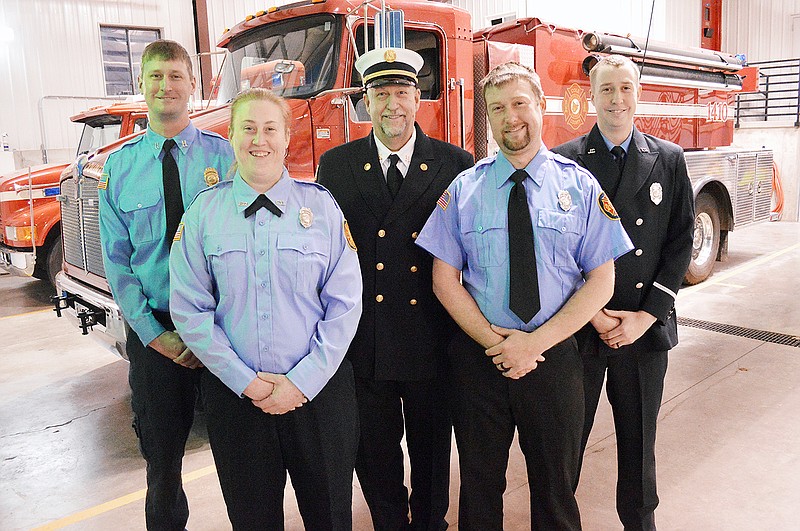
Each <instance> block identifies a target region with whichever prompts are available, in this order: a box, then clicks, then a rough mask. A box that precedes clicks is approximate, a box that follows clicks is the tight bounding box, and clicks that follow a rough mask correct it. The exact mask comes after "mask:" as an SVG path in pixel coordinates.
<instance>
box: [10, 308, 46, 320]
mask: <svg viewBox="0 0 800 531" xmlns="http://www.w3.org/2000/svg"><path fill="white" fill-rule="evenodd" d="M52 311H53V309H52V308H45V309H44V310H34V311H32V312H25V313H18V314H15V315H6V316H5V317H0V321H2V320H3V319H11V318H12V317H24V316H26V315H36V314H37V313H44V312H52Z"/></svg>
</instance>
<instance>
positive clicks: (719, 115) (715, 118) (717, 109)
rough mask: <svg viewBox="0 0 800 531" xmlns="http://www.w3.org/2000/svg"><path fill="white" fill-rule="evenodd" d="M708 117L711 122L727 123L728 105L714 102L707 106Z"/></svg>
mask: <svg viewBox="0 0 800 531" xmlns="http://www.w3.org/2000/svg"><path fill="white" fill-rule="evenodd" d="M706 109H707V110H708V115H707V116H706V120H708V121H709V122H727V121H728V104H727V103H726V102H719V101H717V102H714V103H709V104H707V105H706Z"/></svg>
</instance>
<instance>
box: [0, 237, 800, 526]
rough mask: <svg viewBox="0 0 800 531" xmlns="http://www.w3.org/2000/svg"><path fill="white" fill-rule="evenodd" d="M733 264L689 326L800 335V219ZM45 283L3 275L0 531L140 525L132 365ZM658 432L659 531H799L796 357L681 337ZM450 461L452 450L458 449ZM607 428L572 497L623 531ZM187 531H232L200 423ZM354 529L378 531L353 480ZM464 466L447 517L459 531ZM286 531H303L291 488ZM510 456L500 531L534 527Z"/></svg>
mask: <svg viewBox="0 0 800 531" xmlns="http://www.w3.org/2000/svg"><path fill="white" fill-rule="evenodd" d="M730 240H731V241H730V259H729V261H728V262H727V263H724V264H718V265H717V270H716V273H715V274H714V276H713V277H712V278H711V279H710V280H709V281H706V282H705V283H703V284H700V285H699V286H696V287H693V288H687V289H684V290H682V291H681V294H680V298H679V301H678V313H679V315H681V316H682V317H690V318H694V319H702V320H705V321H713V322H717V323H725V324H729V325H738V326H742V327H748V328H755V329H761V330H767V331H771V332H778V333H785V334H794V335H800V302H798V297H797V292H798V290H797V289H796V288H795V284H796V277H797V274H798V271H800V224H798V223H786V222H781V223H769V224H761V225H758V226H755V227H749V228H746V229H742V230H739V231H736V232H734V233H732V234H731V238H730ZM49 295H50V291H49V288H48V287H47V285H45V283H43V282H39V281H33V280H27V279H18V278H12V277H9V276H0V298H1V300H2V304H0V338H3V339H2V340H0V341H1V343H2V350H0V478H2V483H0V529H3V530H17V529H32V528H34V529H62V528H67V529H71V530H106V529H115V530H116V531H125V530H138V529H144V519H143V496H144V490H143V488H144V485H145V482H144V462H143V460H142V459H141V457H140V455H139V452H138V449H137V445H136V439H135V436H134V434H133V431H132V430H131V429H130V391H129V389H128V385H127V364H126V362H124V361H121V360H120V359H119V358H116V357H115V356H114V355H112V354H111V353H109V352H108V351H107V350H105V349H104V347H102V346H100V345H99V344H98V343H95V342H94V341H93V340H92V339H91V337H86V336H81V335H80V333H79V332H78V330H77V329H75V328H73V327H72V326H71V325H70V323H69V322H67V321H66V320H65V319H57V318H56V317H55V315H54V314H53V312H52V311H49V303H48V297H49ZM680 335H681V344H680V345H679V346H678V347H677V348H676V349H675V350H673V352H672V354H671V357H670V368H669V371H668V374H667V382H666V390H665V394H664V405H663V407H662V411H661V416H660V421H659V432H658V470H659V485H660V497H661V505H660V506H659V508H658V510H657V512H656V516H657V521H658V524H659V527H660V528H661V529H664V530H745V529H746V530H761V529H763V530H775V529H800V503H798V502H799V501H800V498H798V495H797V492H798V491H800V451H799V450H798V441H800V420H798V415H797V411H799V410H800V350H798V348H796V347H788V346H781V345H776V344H772V343H765V342H763V341H760V340H753V339H747V338H744V337H737V336H733V335H725V334H721V333H717V332H710V331H706V330H701V329H696V328H688V327H683V326H682V327H681V328H680ZM454 451H455V445H454ZM615 470H616V458H615V444H614V437H613V423H612V421H611V415H610V409H609V407H608V405H607V403H605V402H604V403H603V404H602V405H601V409H600V411H599V413H598V418H597V421H596V423H595V429H594V431H593V433H592V438H591V440H590V446H589V448H588V451H587V455H586V459H585V464H584V473H583V477H582V480H581V487H580V489H579V491H578V498H579V502H580V507H581V512H582V518H583V524H584V528H585V529H587V530H613V529H621V525H620V524H619V522H618V521H617V518H616V514H615V510H614V495H613V493H614V482H615ZM184 471H185V474H186V476H185V484H186V490H187V492H188V496H189V500H190V506H191V518H190V520H189V528H190V529H192V530H224V529H230V525H229V524H228V521H227V517H226V513H225V508H224V504H223V501H222V496H221V493H220V490H219V486H218V483H217V477H216V473H215V471H214V467H213V460H212V457H211V452H210V449H209V446H208V442H207V439H206V435H205V429H204V423H203V419H202V418H199V419H198V421H197V422H196V425H195V428H194V429H193V432H192V435H191V438H190V440H189V443H188V447H187V454H186V459H185V460H184ZM354 487H355V488H354V527H355V529H358V530H367V529H370V528H371V525H370V520H369V514H368V511H367V508H366V505H365V504H364V501H363V498H362V496H361V493H360V490H359V488H358V483H357V481H354ZM457 490H458V470H457V466H456V460H455V457H454V459H453V465H452V488H451V492H452V499H453V503H452V504H451V509H450V513H449V517H448V520H449V521H450V523H451V528H457V523H458V522H457V521H456V520H457V519H456V506H457ZM287 492H288V495H287V502H286V505H287V529H290V530H293V529H302V524H301V522H300V519H299V516H298V514H297V509H296V506H295V504H294V499H293V497H292V496H291V491H290V490H287ZM528 528H529V519H528V485H527V480H526V477H525V469H524V463H523V459H522V457H521V454H520V453H519V450H518V448H516V446H515V448H514V450H513V451H512V459H511V465H510V467H509V473H508V490H507V493H506V529H509V530H513V529H528Z"/></svg>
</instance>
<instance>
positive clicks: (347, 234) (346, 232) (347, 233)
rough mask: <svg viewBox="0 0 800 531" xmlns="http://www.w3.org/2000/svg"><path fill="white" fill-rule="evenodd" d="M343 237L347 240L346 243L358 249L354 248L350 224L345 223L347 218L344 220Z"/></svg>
mask: <svg viewBox="0 0 800 531" xmlns="http://www.w3.org/2000/svg"><path fill="white" fill-rule="evenodd" d="M343 228H344V238H345V239H346V240H347V245H348V246H350V248H351V249H352V250H354V251H358V249H356V241H355V240H354V239H353V235H352V234H350V225H348V224H347V220H344V227H343Z"/></svg>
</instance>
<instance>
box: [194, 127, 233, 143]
mask: <svg viewBox="0 0 800 531" xmlns="http://www.w3.org/2000/svg"><path fill="white" fill-rule="evenodd" d="M198 131H200V134H203V135H206V136H213V137H216V138H219V139H220V140H224V141H225V142H227V141H228V139H227V138H225V137H224V136H222V135H221V134H219V133H215V132H214V131H208V130H206V129H198Z"/></svg>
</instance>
